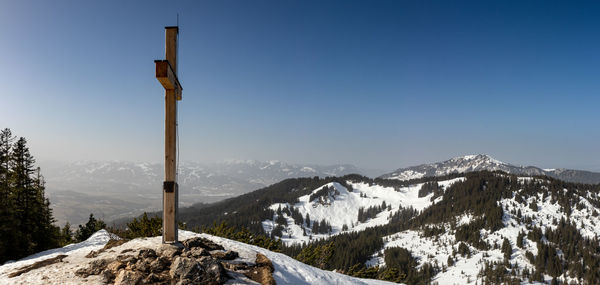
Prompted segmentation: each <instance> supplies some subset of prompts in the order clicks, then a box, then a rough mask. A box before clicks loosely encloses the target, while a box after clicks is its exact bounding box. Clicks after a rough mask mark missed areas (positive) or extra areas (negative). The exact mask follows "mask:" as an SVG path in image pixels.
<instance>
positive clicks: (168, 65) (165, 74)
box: [155, 27, 182, 243]
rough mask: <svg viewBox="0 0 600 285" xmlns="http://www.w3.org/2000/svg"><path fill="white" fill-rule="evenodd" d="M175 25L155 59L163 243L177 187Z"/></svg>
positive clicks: (172, 234) (168, 237)
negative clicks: (161, 120)
mask: <svg viewBox="0 0 600 285" xmlns="http://www.w3.org/2000/svg"><path fill="white" fill-rule="evenodd" d="M178 33H179V28H178V27H165V58H166V60H156V61H155V63H156V78H157V79H158V80H159V81H160V82H161V84H162V85H163V87H164V88H165V181H164V182H163V242H165V243H175V242H177V241H178V237H177V212H178V202H179V201H178V200H179V193H178V192H179V189H178V188H179V187H178V185H177V169H176V168H177V159H178V158H177V101H179V100H181V90H182V88H181V85H180V83H179V80H178V78H177V34H178Z"/></svg>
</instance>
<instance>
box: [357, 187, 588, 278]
mask: <svg viewBox="0 0 600 285" xmlns="http://www.w3.org/2000/svg"><path fill="white" fill-rule="evenodd" d="M531 180H532V178H530V177H519V181H520V182H521V183H525V182H527V181H531ZM536 180H539V181H540V182H547V181H545V180H542V179H536ZM542 187H543V186H542ZM519 191H522V190H518V191H517V192H519ZM563 191H567V189H564V190H563ZM588 199H592V195H590V194H589V193H587V194H586V195H585V197H582V196H580V197H579V204H581V206H580V207H579V209H578V207H573V208H572V212H571V215H570V220H571V221H577V226H578V229H579V232H580V233H581V234H582V235H583V236H584V237H588V238H593V237H595V236H597V235H599V234H600V216H596V217H594V216H593V215H592V212H593V211H594V209H595V208H594V206H593V204H592V203H591V202H590V201H589V200H588ZM534 200H535V201H536V203H537V205H538V211H533V210H532V209H531V208H529V206H526V205H529V204H530V203H532V202H533V201H534ZM498 205H500V206H501V207H502V208H503V210H504V216H503V217H502V221H503V223H504V227H503V228H501V229H499V230H497V231H496V232H493V233H491V232H490V231H488V230H485V229H484V230H481V231H480V234H481V236H482V239H483V240H484V241H485V242H486V243H488V244H490V245H492V246H493V245H494V244H498V245H501V244H502V242H503V241H504V239H505V238H506V239H508V241H509V242H510V243H511V246H512V249H513V252H512V254H511V257H510V262H511V264H517V265H518V267H519V268H520V270H523V269H524V268H527V269H528V270H529V271H532V270H534V268H535V266H534V265H532V264H531V263H530V262H529V260H528V259H527V258H526V256H525V253H526V252H527V251H530V252H531V253H533V254H534V255H537V254H538V252H537V243H536V242H533V241H531V240H529V239H528V238H527V236H525V237H524V241H523V248H519V247H517V245H516V244H517V237H518V235H519V233H520V232H527V226H526V225H525V224H523V223H521V222H519V221H518V219H517V217H515V216H513V214H511V213H513V212H514V213H517V212H518V211H519V210H520V211H521V215H522V216H523V217H526V216H529V217H531V219H532V222H533V225H534V226H537V227H541V228H542V230H543V231H544V230H545V229H546V228H551V229H556V227H557V225H555V224H554V221H560V219H561V218H564V219H567V215H566V214H565V213H564V209H562V208H561V206H560V205H559V204H558V203H557V202H554V203H553V202H552V201H551V198H550V195H548V197H546V198H545V199H544V197H543V194H542V193H539V194H537V195H536V196H533V197H529V198H528V199H527V203H526V204H525V203H523V204H521V203H518V202H517V201H516V199H515V195H513V197H512V198H506V199H502V200H500V201H499V202H498ZM479 218H481V217H477V216H474V215H473V214H472V213H468V212H467V213H464V214H462V215H460V216H456V217H455V221H456V225H457V226H460V225H464V224H468V223H470V222H471V221H473V220H475V219H479ZM434 226H438V227H444V228H445V229H446V231H445V232H444V233H443V234H442V235H438V236H433V237H425V236H423V233H422V231H421V230H407V231H402V232H399V233H395V234H392V235H389V236H386V237H384V238H383V239H384V248H383V249H381V250H380V251H377V252H375V253H374V254H373V256H372V258H371V259H370V260H369V261H367V262H366V265H367V266H377V265H379V266H384V265H385V259H384V258H385V256H384V252H385V249H386V248H390V247H403V248H406V249H408V250H409V251H410V252H411V254H412V255H413V256H414V257H416V258H417V260H418V262H419V266H422V265H423V264H424V263H425V262H429V263H437V264H438V265H440V267H441V266H442V265H446V266H447V260H448V256H449V255H451V254H452V252H453V251H454V250H455V251H457V249H458V241H456V239H455V236H454V234H455V231H454V230H452V229H451V227H450V224H448V223H442V224H437V225H434ZM542 242H547V241H544V239H542ZM469 249H470V251H471V255H470V256H464V257H463V256H461V255H459V254H457V255H456V256H455V264H454V265H453V266H449V267H447V269H446V270H445V271H442V272H440V273H438V274H437V275H436V276H435V278H434V280H433V281H438V282H439V283H440V284H467V283H469V282H471V283H472V282H474V281H475V280H477V274H478V273H479V271H480V270H481V269H482V268H483V266H484V263H485V261H487V262H491V261H497V262H501V261H503V259H504V256H503V254H502V252H501V250H500V249H490V250H487V251H482V250H478V249H476V248H473V247H471V246H469ZM559 254H560V253H559ZM551 279H552V277H550V276H545V280H546V282H550V280H551ZM558 279H559V281H561V282H562V281H566V282H567V283H569V282H571V281H576V282H577V280H576V279H573V278H571V277H570V276H568V275H565V274H563V275H562V276H559V278H558ZM479 281H481V280H480V279H479ZM524 283H525V284H528V283H527V281H526V282H524Z"/></svg>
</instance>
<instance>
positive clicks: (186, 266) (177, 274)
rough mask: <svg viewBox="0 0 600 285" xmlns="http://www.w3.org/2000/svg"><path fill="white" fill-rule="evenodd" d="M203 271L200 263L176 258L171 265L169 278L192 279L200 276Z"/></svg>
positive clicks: (186, 258)
mask: <svg viewBox="0 0 600 285" xmlns="http://www.w3.org/2000/svg"><path fill="white" fill-rule="evenodd" d="M201 271H204V270H203V268H202V267H201V266H200V263H198V261H196V260H195V259H193V258H188V257H180V256H178V257H176V258H175V260H174V261H173V264H171V270H169V276H171V278H173V279H176V280H177V279H181V280H183V279H193V278H194V276H197V275H200V274H201V273H202V272H201Z"/></svg>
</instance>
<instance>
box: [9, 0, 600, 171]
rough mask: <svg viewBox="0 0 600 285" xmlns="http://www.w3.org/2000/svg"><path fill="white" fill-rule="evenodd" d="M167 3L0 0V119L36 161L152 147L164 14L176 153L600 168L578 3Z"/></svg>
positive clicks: (599, 51) (157, 144)
mask: <svg viewBox="0 0 600 285" xmlns="http://www.w3.org/2000/svg"><path fill="white" fill-rule="evenodd" d="M172 2H173V3H170V2H166V1H165V2H164V3H161V2H153V1H58V0H56V1H7V0H4V1H2V3H1V9H0V65H1V66H2V68H0V86H1V89H0V127H10V128H11V129H12V130H13V132H14V133H15V134H17V135H19V136H25V137H26V138H28V140H29V141H30V146H31V148H32V151H33V154H34V155H35V156H36V157H37V158H38V160H41V161H44V160H107V159H109V160H133V161H153V162H159V161H162V158H163V150H164V148H163V123H164V119H163V116H164V113H163V112H164V110H163V108H164V107H163V104H164V98H163V97H164V91H163V89H162V87H161V85H160V84H159V82H158V81H157V80H156V79H155V78H154V62H153V61H154V60H155V59H162V58H164V29H163V27H164V26H169V25H174V24H175V23H176V14H177V13H179V14H180V26H181V27H180V50H179V52H180V53H179V56H180V61H179V72H180V80H181V82H182V85H183V87H184V91H183V100H182V101H180V105H179V106H180V118H179V119H180V139H181V157H182V159H183V160H191V161H203V162H209V161H219V160H224V159H258V160H270V159H278V160H282V161H287V162H298V163H318V164H335V163H352V164H355V165H357V166H359V167H365V168H378V169H395V168H398V167H402V166H409V165H414V164H418V163H424V162H432V161H439V160H444V159H448V158H450V157H453V156H458V155H464V154H472V153H486V154H489V155H491V156H493V157H495V158H497V159H499V160H502V161H506V162H511V163H515V164H526V165H538V166H541V167H548V168H550V167H568V168H579V169H589V170H596V171H598V170H600V151H599V147H598V146H599V139H600V131H599V123H600V96H599V95H600V92H599V91H600V17H599V16H598V15H600V7H599V6H598V5H595V3H594V2H592V1H589V2H588V1H561V2H554V1H472V2H471V1H469V2H464V1H439V2H437V1H436V2H434V1H286V0H284V1H279V0H278V1H172Z"/></svg>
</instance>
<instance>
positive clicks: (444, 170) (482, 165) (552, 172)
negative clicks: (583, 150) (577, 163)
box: [379, 154, 600, 184]
mask: <svg viewBox="0 0 600 285" xmlns="http://www.w3.org/2000/svg"><path fill="white" fill-rule="evenodd" d="M481 170H488V171H497V170H501V171H504V172H506V173H510V174H516V175H526V176H544V175H545V176H549V177H553V178H557V179H560V180H563V181H567V182H576V183H586V184H598V183H600V173H598V172H592V171H587V170H575V169H565V168H557V169H543V168H540V167H537V166H517V165H514V164H510V163H505V162H502V161H500V160H497V159H495V158H493V157H491V156H489V155H487V154H475V155H464V156H458V157H454V158H451V159H448V160H445V161H441V162H433V163H425V164H420V165H416V166H410V167H405V168H399V169H396V170H395V171H392V172H390V173H386V174H383V175H381V176H379V178H382V179H396V180H411V179H416V178H423V177H429V176H443V175H447V174H450V173H466V172H474V171H481Z"/></svg>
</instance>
